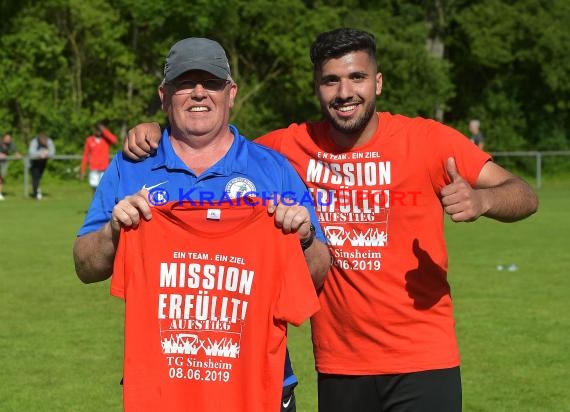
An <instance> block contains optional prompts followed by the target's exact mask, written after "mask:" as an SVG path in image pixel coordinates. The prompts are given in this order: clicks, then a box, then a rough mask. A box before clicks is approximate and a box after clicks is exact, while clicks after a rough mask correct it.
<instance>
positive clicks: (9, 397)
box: [0, 176, 570, 412]
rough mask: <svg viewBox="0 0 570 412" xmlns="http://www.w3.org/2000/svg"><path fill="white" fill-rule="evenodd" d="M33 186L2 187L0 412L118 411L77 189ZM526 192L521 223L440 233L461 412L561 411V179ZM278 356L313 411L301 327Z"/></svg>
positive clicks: (565, 366)
mask: <svg viewBox="0 0 570 412" xmlns="http://www.w3.org/2000/svg"><path fill="white" fill-rule="evenodd" d="M42 188H43V192H44V193H45V194H46V196H45V198H44V199H43V200H41V201H35V200H31V199H27V198H24V197H23V195H22V186H21V182H17V181H12V182H9V183H8V185H7V186H6V190H5V192H6V193H5V194H7V197H6V201H4V202H0V239H1V240H0V242H1V243H0V281H1V284H0V319H1V328H0V365H1V371H0V376H1V379H0V381H1V384H0V411H2V412H51V411H58V412H62V411H73V412H82V411H85V412H87V411H89V412H91V411H93V412H95V411H97V412H101V411H105V412H113V411H117V412H118V411H121V410H122V408H121V387H120V386H119V381H120V379H121V368H122V302H121V301H120V300H118V299H116V298H113V297H111V296H110V295H109V291H108V287H109V284H108V282H102V283H99V284H93V285H83V284H82V283H81V282H80V281H79V280H78V279H77V278H76V276H75V273H74V269H73V260H72V255H71V250H72V244H73V240H74V237H75V233H76V231H77V229H78V228H79V226H80V225H81V222H82V220H83V216H84V213H85V211H86V210H87V208H88V205H89V200H90V196H91V192H90V189H89V188H88V186H87V184H86V183H85V182H75V181H69V182H61V181H57V180H55V179H52V178H50V176H46V177H45V178H44V181H43V182H42ZM538 193H539V197H540V208H539V213H538V214H537V215H535V216H533V217H531V218H530V219H528V220H526V221H523V222H519V223H515V224H503V223H498V222H494V221H490V220H486V219H483V220H480V221H478V222H475V223H470V224H452V223H449V224H448V225H447V236H448V237H447V239H448V246H449V250H450V275H449V278H450V282H451V285H452V293H453V298H454V301H455V312H456V319H457V330H458V335H459V342H460V350H461V354H462V375H463V387H464V411H466V412H477V411H492V412H500V411H509V412H524V411H529V412H530V411H532V412H539V411H545V412H556V411H570V390H569V389H568V384H569V383H570V350H569V345H570V344H569V342H570V313H569V312H570V304H569V303H568V301H569V300H570V299H569V297H570V296H569V295H570V248H569V246H568V244H569V240H568V238H569V233H570V218H569V217H568V212H569V211H570V178H569V179H557V180H550V179H548V180H545V181H544V182H543V187H542V188H541V189H540V190H539V191H538ZM512 263H514V264H516V265H517V267H518V269H517V270H516V271H509V270H502V271H499V270H497V265H509V264H512ZM289 348H290V350H291V355H292V358H293V366H294V368H295V370H296V372H297V374H298V375H299V377H300V380H301V385H300V386H299V387H298V390H297V397H298V411H299V412H305V411H307V412H313V411H316V387H315V374H314V369H313V361H312V351H311V344H310V332H309V327H308V325H307V324H306V325H304V326H302V327H301V328H290V344H289ZM371 356H373V354H371Z"/></svg>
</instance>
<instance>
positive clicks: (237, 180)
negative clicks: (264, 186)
mask: <svg viewBox="0 0 570 412" xmlns="http://www.w3.org/2000/svg"><path fill="white" fill-rule="evenodd" d="M225 191H226V193H227V194H228V195H229V196H230V198H232V199H237V198H240V197H243V195H244V193H251V192H255V185H254V184H253V182H252V181H251V180H249V179H246V178H245V177H234V178H233V179H232V180H230V181H229V182H228V183H227V184H226V189H225Z"/></svg>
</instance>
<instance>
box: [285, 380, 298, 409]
mask: <svg viewBox="0 0 570 412" xmlns="http://www.w3.org/2000/svg"><path fill="white" fill-rule="evenodd" d="M295 386H297V382H295V383H293V384H291V385H287V386H284V387H283V395H282V396H281V412H296V411H297V404H296V403H295Z"/></svg>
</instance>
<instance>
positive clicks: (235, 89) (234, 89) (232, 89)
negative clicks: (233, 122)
mask: <svg viewBox="0 0 570 412" xmlns="http://www.w3.org/2000/svg"><path fill="white" fill-rule="evenodd" d="M237 92H238V86H237V84H235V83H232V84H231V86H230V109H231V108H233V107H234V102H235V99H236V96H237Z"/></svg>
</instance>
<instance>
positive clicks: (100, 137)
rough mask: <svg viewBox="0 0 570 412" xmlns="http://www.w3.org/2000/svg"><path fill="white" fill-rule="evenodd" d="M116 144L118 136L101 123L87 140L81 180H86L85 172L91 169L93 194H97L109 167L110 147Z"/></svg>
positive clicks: (90, 183) (82, 160) (84, 148)
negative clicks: (96, 191)
mask: <svg viewBox="0 0 570 412" xmlns="http://www.w3.org/2000/svg"><path fill="white" fill-rule="evenodd" d="M115 143H117V136H115V135H114V134H113V133H111V132H110V131H109V129H107V128H106V127H105V125H104V124H103V123H101V122H98V123H97V124H96V125H95V132H94V133H93V134H92V135H91V136H88V137H87V138H86V139H85V145H84V147H83V157H82V159H81V170H80V175H79V178H80V179H81V180H83V179H84V178H85V172H86V170H87V168H88V167H89V179H88V180H89V186H91V189H92V190H93V193H95V190H96V189H97V186H99V182H100V181H101V178H102V177H103V173H104V172H105V170H106V169H107V166H109V152H110V147H111V146H112V145H114V144H115Z"/></svg>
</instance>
